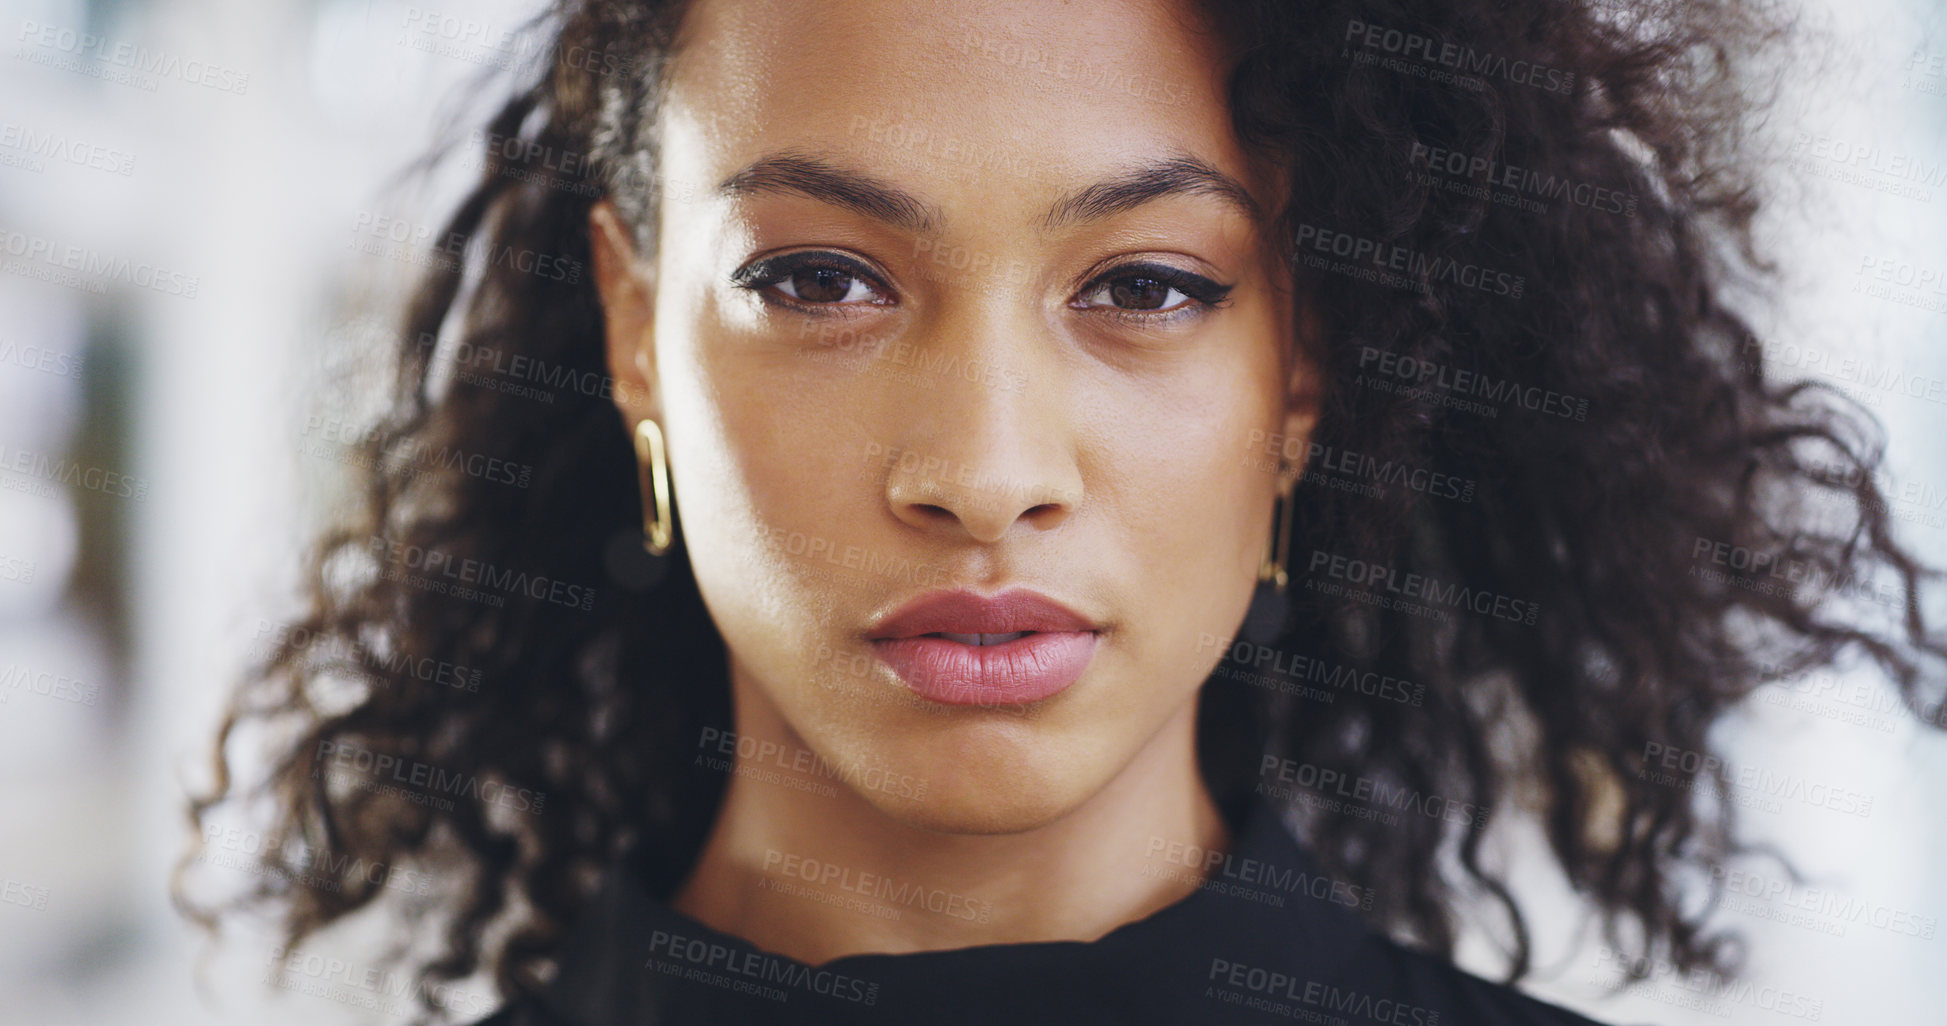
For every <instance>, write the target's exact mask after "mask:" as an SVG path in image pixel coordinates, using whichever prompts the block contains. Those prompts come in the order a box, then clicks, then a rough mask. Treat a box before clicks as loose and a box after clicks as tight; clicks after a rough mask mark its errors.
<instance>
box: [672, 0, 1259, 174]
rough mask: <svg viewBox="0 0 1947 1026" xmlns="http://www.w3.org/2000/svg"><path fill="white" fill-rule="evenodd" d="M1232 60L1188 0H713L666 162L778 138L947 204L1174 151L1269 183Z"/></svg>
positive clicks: (736, 163) (682, 68)
mask: <svg viewBox="0 0 1947 1026" xmlns="http://www.w3.org/2000/svg"><path fill="white" fill-rule="evenodd" d="M1227 64H1228V62H1227V61H1226V60H1225V59H1224V57H1223V54H1222V51H1221V49H1220V47H1219V46H1218V44H1217V43H1216V41H1215V40H1214V39H1213V38H1211V37H1210V36H1208V35H1207V34H1206V33H1205V32H1204V31H1203V30H1202V28H1201V27H1200V22H1199V21H1198V19H1197V18H1196V16H1195V12H1194V10H1193V8H1192V6H1191V5H1190V4H1189V3H1187V2H1183V0H1072V2H1056V0H1017V2H993V0H983V2H974V0H851V2H843V3H840V2H821V3H803V2H801V0H699V2H698V3H697V4H696V6H695V7H694V8H693V9H692V10H691V11H690V12H689V14H688V15H687V16H686V18H685V20H684V24H683V32H682V38H681V40H680V49H679V52H678V56H677V58H676V61H675V64H674V66H673V67H672V69H671V75H670V91H669V94H668V97H667V103H666V106H665V107H664V110H663V142H664V159H665V161H666V165H667V166H669V167H670V168H671V170H672V173H677V169H678V168H681V169H682V172H681V173H690V174H695V175H697V176H699V177H703V176H710V178H709V181H708V183H707V184H709V185H712V186H713V185H715V184H716V182H718V181H721V180H722V177H723V176H724V175H727V174H729V173H731V172H733V171H735V170H736V169H738V168H741V167H743V166H744V165H745V164H747V163H749V162H750V161H753V160H756V159H758V158H761V157H765V156H769V155H772V154H775V153H778V152H781V151H791V152H801V153H816V154H820V155H831V156H836V157H841V158H853V159H852V160H850V161H849V162H850V163H855V164H857V165H858V166H861V167H865V168H868V169H871V170H874V171H876V172H880V173H885V174H889V175H890V176H892V177H896V178H897V179H899V180H900V181H902V182H906V183H910V184H912V185H914V186H915V187H916V188H917V189H919V190H922V191H925V192H927V193H928V194H929V195H937V196H940V197H942V198H943V199H944V200H945V201H946V202H948V203H952V202H954V200H955V198H956V197H957V198H959V199H961V200H965V201H967V202H984V203H994V202H1004V201H1005V199H1007V198H1012V197H1021V196H1025V195H1028V194H1033V195H1034V196H1036V197H1038V198H1039V197H1045V196H1046V195H1047V194H1049V193H1051V192H1053V191H1057V190H1063V189H1068V188H1071V187H1072V186H1073V185H1074V184H1075V183H1076V182H1077V181H1078V180H1088V179H1093V178H1095V177H1097V176H1098V175H1099V174H1100V173H1101V171H1102V170H1103V169H1106V168H1115V167H1122V166H1128V165H1130V164H1132V163H1136V162H1138V161H1140V160H1147V159H1154V158H1155V157H1156V156H1157V155H1158V154H1165V153H1181V154H1189V155H1193V156H1195V157H1197V158H1200V159H1202V160H1205V161H1207V162H1209V163H1211V164H1212V165H1215V166H1217V167H1219V168H1221V169H1223V170H1224V171H1226V172H1228V173H1230V174H1232V175H1233V176H1235V177H1238V178H1240V179H1242V180H1244V181H1246V182H1247V183H1252V184H1253V185H1254V186H1255V184H1256V182H1255V180H1254V179H1253V177H1252V176H1251V175H1250V173H1249V172H1250V170H1251V169H1250V167H1249V165H1248V163H1247V161H1246V160H1245V158H1244V155H1243V154H1242V153H1241V151H1240V150H1239V148H1238V146H1237V144H1236V141H1235V139H1234V137H1233V135H1232V133H1231V130H1230V121H1229V117H1228V114H1227V111H1226V106H1225V103H1224V93H1225V73H1226V71H1227ZM699 184H701V183H699Z"/></svg>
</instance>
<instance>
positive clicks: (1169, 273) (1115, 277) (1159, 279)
mask: <svg viewBox="0 0 1947 1026" xmlns="http://www.w3.org/2000/svg"><path fill="white" fill-rule="evenodd" d="M1131 278H1140V279H1145V280H1148V281H1153V282H1156V283H1157V284H1159V285H1164V286H1167V287H1168V288H1171V289H1174V290H1176V291H1177V292H1181V293H1183V295H1184V297H1185V298H1187V299H1188V300H1189V302H1187V303H1179V304H1177V305H1176V306H1174V307H1169V308H1166V309H1162V310H1126V309H1123V308H1122V307H1119V306H1095V305H1086V306H1083V305H1080V297H1081V296H1090V295H1093V294H1095V293H1096V292H1098V291H1101V290H1102V289H1104V288H1107V287H1108V286H1110V285H1112V284H1114V283H1116V282H1118V281H1126V280H1128V279H1131ZM1235 287H1236V286H1233V285H1220V284H1218V283H1216V282H1214V281H1211V280H1210V279H1209V278H1206V277H1204V276H1203V275H1201V274H1192V273H1190V272H1189V271H1185V270H1183V269H1182V268H1178V267H1171V266H1169V265H1168V264H1157V263H1148V262H1138V263H1131V264H1123V265H1121V266H1119V267H1113V268H1110V269H1109V270H1107V271H1104V272H1103V273H1101V274H1099V275H1097V276H1096V277H1094V278H1093V279H1090V281H1089V283H1088V284H1087V285H1084V286H1082V290H1081V293H1080V296H1078V297H1077V299H1076V300H1075V301H1074V302H1071V303H1069V306H1071V307H1076V308H1078V309H1085V310H1099V311H1101V312H1103V313H1105V314H1107V315H1108V316H1110V317H1114V318H1116V319H1118V320H1124V321H1130V322H1132V323H1137V324H1168V323H1172V322H1174V321H1177V320H1180V319H1182V318H1184V317H1194V316H1198V315H1200V314H1203V313H1204V312H1206V311H1209V310H1213V309H1216V308H1218V307H1221V306H1223V305H1224V302H1225V297H1227V296H1229V295H1230V291H1231V289H1233V288H1235ZM1164 298H1168V297H1167V296H1165V297H1164Z"/></svg>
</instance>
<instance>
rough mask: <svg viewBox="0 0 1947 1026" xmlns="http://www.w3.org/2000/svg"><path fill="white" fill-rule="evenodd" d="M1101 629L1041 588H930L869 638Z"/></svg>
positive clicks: (884, 621) (883, 621) (885, 619)
mask: <svg viewBox="0 0 1947 1026" xmlns="http://www.w3.org/2000/svg"><path fill="white" fill-rule="evenodd" d="M1099 629H1100V628H1099V626H1098V625H1097V624H1096V623H1094V622H1093V621H1091V620H1089V618H1087V617H1085V616H1083V615H1081V614H1080V613H1077V612H1075V611H1074V610H1072V609H1069V608H1068V607H1067V606H1064V605H1062V604H1061V603H1059V602H1056V601H1055V600H1054V599H1051V598H1049V597H1048V596H1046V595H1043V594H1041V593H1040V592H1036V591H1030V590H1028V589H1026V588H1012V589H1009V590H1007V591H1003V592H1001V593H999V594H997V595H994V596H991V597H988V596H982V595H977V594H975V593H973V592H971V591H933V592H928V593H926V594H924V595H921V596H920V597H918V598H916V599H914V600H912V601H911V602H908V603H906V604H905V605H903V606H901V607H899V608H898V609H896V610H894V611H893V612H892V613H890V614H889V615H887V616H885V617H883V618H881V619H880V620H879V622H878V623H876V624H874V625H873V626H872V627H871V629H870V630H868V631H867V632H866V636H867V637H868V638H870V639H872V640H874V641H878V640H882V639H893V638H916V637H919V636H920V635H922V634H942V633H945V634H1012V633H1014V632H1016V631H1093V630H1099Z"/></svg>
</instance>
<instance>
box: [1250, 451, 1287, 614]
mask: <svg viewBox="0 0 1947 1026" xmlns="http://www.w3.org/2000/svg"><path fill="white" fill-rule="evenodd" d="M1279 469H1280V470H1282V469H1283V467H1280V468H1279ZM1273 501H1274V502H1275V505H1274V506H1272V508H1271V543H1270V545H1268V546H1267V547H1266V549H1265V553H1264V559H1263V560H1261V561H1260V562H1259V563H1258V566H1257V579H1258V581H1259V582H1261V583H1265V584H1272V585H1276V586H1277V589H1278V590H1279V591H1283V590H1284V587H1285V583H1286V582H1287V581H1289V580H1290V579H1291V578H1290V575H1289V574H1288V573H1287V572H1286V570H1285V565H1286V559H1287V558H1288V557H1289V556H1290V555H1291V507H1292V506H1293V505H1294V503H1293V501H1292V495H1291V493H1290V492H1279V493H1278V497H1277V498H1276V499H1275V500H1273Z"/></svg>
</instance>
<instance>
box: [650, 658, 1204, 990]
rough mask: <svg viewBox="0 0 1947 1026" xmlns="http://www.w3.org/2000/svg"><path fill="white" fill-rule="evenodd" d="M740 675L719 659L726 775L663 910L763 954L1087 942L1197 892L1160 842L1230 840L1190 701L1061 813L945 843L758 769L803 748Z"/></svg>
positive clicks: (856, 800)
mask: <svg viewBox="0 0 1947 1026" xmlns="http://www.w3.org/2000/svg"><path fill="white" fill-rule="evenodd" d="M743 677H744V675H743V674H742V672H741V668H740V667H737V666H736V665H735V663H734V661H733V665H732V670H731V678H732V693H733V695H734V696H735V700H736V701H735V707H736V710H737V714H736V718H737V736H738V739H739V742H740V743H739V744H738V745H737V746H736V747H737V750H738V752H739V753H740V754H739V755H738V756H737V757H736V760H735V762H736V766H735V772H733V773H731V776H730V782H729V785H728V789H727V791H726V793H725V795H724V801H723V805H722V807H721V809H720V810H719V812H718V815H717V821H716V825H715V828H714V829H713V830H712V831H711V834H710V837H709V839H708V840H707V841H706V842H705V843H704V847H703V851H702V853H701V854H700V855H699V857H698V859H697V864H696V867H695V869H694V870H693V871H692V872H691V875H690V877H689V879H688V880H687V881H686V882H685V883H684V884H683V886H682V887H681V888H680V889H679V890H678V892H677V894H676V896H675V898H674V900H673V902H672V904H673V906H674V907H675V908H676V910H677V911H679V912H682V913H684V914H685V915H688V916H690V917H691V918H693V919H696V920H698V921H700V922H702V923H704V924H705V925H708V926H710V927H711V928H713V929H716V930H719V931H722V932H724V933H728V934H731V935H733V936H737V937H741V938H743V939H744V940H747V941H749V942H750V943H752V944H754V945H756V946H757V947H759V948H761V949H763V950H766V951H771V952H775V953H777V954H781V955H784V956H786V957H789V958H793V959H796V960H798V961H800V962H805V963H808V964H811V965H819V964H822V963H824V962H827V961H830V960H832V959H834V958H841V957H844V956H846V955H856V954H866V953H873V952H883V953H894V954H898V953H906V952H914V951H937V950H944V949H949V948H961V947H971V946H979V945H988V944H1017V943H1028V942H1036V941H1061V940H1072V941H1092V940H1095V939H1097V938H1099V937H1101V936H1102V935H1103V934H1106V933H1108V932H1109V931H1111V930H1113V929H1115V928H1116V927H1118V926H1121V925H1123V924H1125V923H1130V922H1134V921H1136V920H1138V919H1141V918H1143V917H1145V916H1148V915H1150V914H1151V913H1153V912H1156V911H1158V910H1160V909H1162V908H1164V907H1166V906H1168V905H1171V904H1173V903H1175V902H1176V901H1179V900H1181V899H1182V898H1184V897H1186V896H1187V895H1189V894H1190V893H1191V892H1193V891H1194V890H1196V888H1197V886H1198V885H1199V884H1200V883H1201V879H1200V876H1199V874H1198V873H1197V872H1196V871H1195V870H1189V869H1186V868H1185V867H1183V866H1181V865H1177V864H1174V863H1166V862H1165V861H1164V859H1162V858H1160V857H1158V856H1157V855H1156V854H1155V852H1157V851H1158V850H1162V848H1163V846H1164V845H1176V844H1190V845H1195V846H1197V847H1198V848H1201V849H1204V850H1206V851H1209V850H1217V851H1221V850H1223V849H1224V848H1226V847H1227V845H1228V842H1229V838H1228V831H1227V828H1226V826H1225V824H1224V821H1223V819H1222V817H1221V816H1220V815H1219V814H1218V811H1217V807H1216V804H1215V803H1214V802H1213V801H1212V800H1211V797H1210V793H1209V790H1208V789H1207V788H1206V787H1205V786H1204V785H1203V780H1202V776H1201V774H1200V773H1199V772H1198V771H1197V765H1196V703H1195V702H1194V701H1191V702H1188V703H1185V708H1184V709H1183V710H1182V711H1181V712H1179V714H1178V715H1177V716H1176V717H1174V718H1172V719H1171V720H1170V721H1169V722H1168V723H1167V724H1166V725H1165V726H1164V727H1163V728H1162V729H1161V730H1159V731H1158V732H1157V733H1156V735H1155V736H1154V737H1152V738H1151V739H1150V741H1149V743H1148V744H1147V745H1145V746H1144V748H1143V749H1142V750H1141V751H1139V752H1138V753H1137V754H1136V756H1135V758H1134V759H1132V760H1131V761H1130V764H1129V765H1128V766H1127V767H1125V768H1124V769H1123V771H1122V772H1121V773H1120V774H1118V775H1117V776H1116V777H1115V778H1114V779H1113V780H1111V781H1110V782H1109V783H1108V784H1107V785H1106V786H1105V787H1103V788H1102V789H1101V790H1100V791H1098V792H1097V793H1096V794H1095V795H1093V796H1092V797H1090V798H1089V799H1087V800H1086V801H1084V802H1083V803H1082V804H1080V805H1079V806H1077V807H1075V808H1074V809H1071V810H1070V811H1068V812H1067V813H1065V814H1063V815H1061V816H1060V817H1059V818H1057V819H1055V820H1053V821H1051V822H1048V823H1045V824H1043V825H1041V826H1038V827H1035V828H1033V829H1030V830H1026V831H1022V832H1019V833H1012V834H998V835H996V834H954V833H946V832H940V831H935V830H927V829H923V828H920V827H916V826H912V825H909V824H906V823H903V822H901V821H899V820H897V819H895V818H893V817H891V816H889V815H887V814H886V813H884V812H882V811H880V810H879V809H878V808H876V807H875V806H873V805H872V804H871V803H870V802H868V801H866V800H865V799H864V798H863V797H861V796H860V795H859V794H858V792H856V791H854V790H853V789H852V788H851V787H850V786H849V785H848V784H846V783H845V782H844V781H842V780H841V779H839V777H838V776H837V775H826V774H817V773H813V772H804V771H799V770H795V769H793V768H792V766H793V764H794V761H797V762H811V761H812V760H811V758H810V757H809V756H805V757H804V758H803V760H793V759H782V760H780V759H776V758H770V759H766V760H764V761H763V762H761V763H759V762H757V757H758V756H757V753H759V752H773V753H774V752H778V751H782V752H787V753H793V754H794V755H795V753H798V752H808V751H809V750H810V749H809V746H807V745H805V743H804V741H803V740H802V739H801V738H800V737H798V735H797V733H796V732H795V731H793V730H791V729H790V727H789V726H788V725H787V724H786V723H785V722H784V720H783V718H782V717H781V716H779V715H778V714H777V710H776V709H775V707H774V706H772V705H771V704H770V703H769V702H768V701H767V700H765V699H764V698H763V697H762V696H761V695H760V694H758V693H757V692H758V689H757V688H755V687H752V686H750V685H749V682H748V681H746V680H745V679H743ZM767 745H776V746H778V747H776V748H770V747H767ZM744 752H749V753H750V754H751V758H750V759H746V758H745V757H744V755H743V754H741V753H744ZM780 763H782V764H783V765H780ZM780 777H795V778H801V781H802V783H804V784H805V785H813V784H814V783H815V784H816V785H818V786H817V788H816V789H815V790H813V789H802V788H797V787H791V786H788V785H787V784H786V783H785V782H782V781H780V779H779V778H780ZM831 788H836V789H837V794H836V795H830V794H829V789H831ZM1170 850H1181V849H1170Z"/></svg>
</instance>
